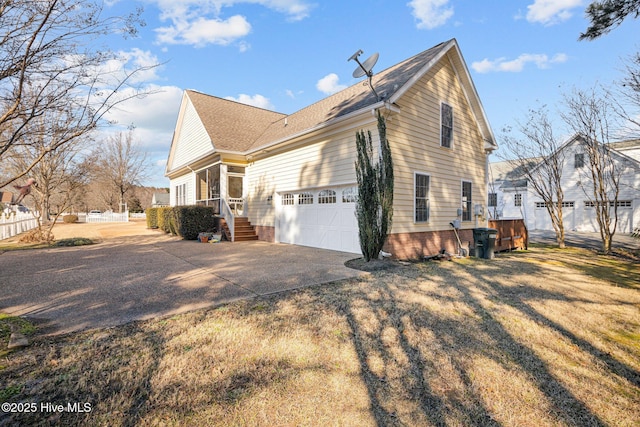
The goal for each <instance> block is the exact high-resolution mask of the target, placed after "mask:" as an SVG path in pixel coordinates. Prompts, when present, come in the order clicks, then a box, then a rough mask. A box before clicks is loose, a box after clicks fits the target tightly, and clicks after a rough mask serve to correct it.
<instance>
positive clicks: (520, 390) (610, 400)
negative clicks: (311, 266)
mask: <svg viewBox="0 0 640 427" xmlns="http://www.w3.org/2000/svg"><path fill="white" fill-rule="evenodd" d="M593 258H594V256H593V254H592V253H591V252H589V251H581V250H576V251H574V250H573V249H572V250H571V251H558V252H556V251H555V250H550V249H544V248H534V249H533V250H531V251H529V252H514V253H511V254H504V255H500V256H498V257H497V258H496V259H494V260H482V259H465V260H454V261H452V262H440V263H437V262H429V263H414V264H410V265H398V266H394V268H384V269H381V270H378V271H373V272H371V273H370V274H369V275H367V276H366V277H362V278H358V279H352V280H347V281H343V282H338V283H333V284H330V285H325V286H318V287H311V288H305V289H302V290H298V291H294V292H289V293H286V294H279V295H273V296H270V297H264V298H257V299H252V300H247V301H241V302H236V303H233V304H228V305H225V306H222V307H219V308H217V309H212V310H205V311H195V312H191V313H188V314H184V315H179V316H172V317H169V318H164V319H159V320H153V321H146V322H137V323H131V324H128V325H125V326H122V327H118V328H111V329H106V330H98V331H92V332H87V333H81V334H75V335H69V336H64V337H58V338H46V337H41V338H36V339H34V340H33V343H32V345H31V346H30V347H28V348H25V349H23V350H21V351H20V352H15V353H11V354H9V355H8V356H6V357H5V362H3V363H5V364H6V368H5V369H4V371H3V375H2V377H1V378H0V393H5V394H6V399H7V400H8V401H10V402H31V401H33V402H53V403H61V404H65V403H66V402H89V403H91V406H92V411H91V412H90V413H62V414H59V418H56V420H55V422H56V423H58V424H64V425H70V426H73V425H98V426H100V425H105V426H106V425H163V426H165V425H168V426H172V425H174V426H180V425H234V426H259V425H296V426H316V425H344V426H376V425H420V426H435V425H504V426H511V425H536V426H538V425H615V426H633V425H637V420H638V419H640V347H639V346H638V345H637V340H638V334H637V331H638V330H640V321H639V320H638V319H640V294H639V293H638V290H637V289H634V288H633V287H620V286H614V285H613V282H611V281H610V280H609V279H607V277H606V275H605V274H603V273H602V272H603V271H606V269H612V268H613V269H615V268H620V269H622V270H625V271H626V268H624V265H623V264H618V263H617V262H620V263H624V262H630V261H624V260H620V259H618V260H617V261H616V262H613V261H612V260H610V259H609V258H607V259H602V260H600V258H598V263H597V265H595V266H592V267H591V268H590V269H585V268H581V267H580V265H581V264H584V263H586V262H595V261H594V260H593ZM605 261H606V262H605ZM600 269H601V270H600ZM596 270H597V274H595V273H594V272H596ZM591 273H594V274H593V275H592V274H591ZM49 416H51V414H39V413H35V414H28V413H21V414H18V413H14V414H0V424H7V425H18V424H21V425H39V424H41V425H44V424H47V423H49V421H50V420H49V418H47V417H49Z"/></svg>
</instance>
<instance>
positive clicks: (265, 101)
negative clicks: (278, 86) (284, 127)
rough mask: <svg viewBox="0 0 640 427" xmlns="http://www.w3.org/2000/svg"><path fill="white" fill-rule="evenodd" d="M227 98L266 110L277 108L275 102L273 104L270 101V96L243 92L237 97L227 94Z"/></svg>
mask: <svg viewBox="0 0 640 427" xmlns="http://www.w3.org/2000/svg"><path fill="white" fill-rule="evenodd" d="M225 99H228V100H231V101H236V102H240V103H242V104H247V105H253V106H254V107H259V108H264V109H265V110H274V109H275V107H274V106H273V104H271V101H269V98H266V97H264V96H262V95H260V94H256V95H253V96H251V95H247V94H244V93H241V94H240V95H238V97H237V98H235V97H233V96H227V97H225Z"/></svg>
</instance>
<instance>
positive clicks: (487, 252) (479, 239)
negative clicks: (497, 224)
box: [473, 227, 498, 259]
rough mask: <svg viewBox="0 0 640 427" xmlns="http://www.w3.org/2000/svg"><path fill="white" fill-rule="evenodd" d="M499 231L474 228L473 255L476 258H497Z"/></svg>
mask: <svg viewBox="0 0 640 427" xmlns="http://www.w3.org/2000/svg"><path fill="white" fill-rule="evenodd" d="M497 237H498V230H496V229H495V228H486V227H480V228H474V229H473V242H474V248H473V255H474V256H475V257H476V258H484V259H492V258H494V257H495V249H496V238H497Z"/></svg>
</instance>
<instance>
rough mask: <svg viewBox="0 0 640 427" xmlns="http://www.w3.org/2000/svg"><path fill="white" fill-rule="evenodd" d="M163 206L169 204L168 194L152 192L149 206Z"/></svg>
mask: <svg viewBox="0 0 640 427" xmlns="http://www.w3.org/2000/svg"><path fill="white" fill-rule="evenodd" d="M165 206H171V200H170V194H169V193H160V192H156V193H153V195H152V196H151V207H152V208H161V207H165Z"/></svg>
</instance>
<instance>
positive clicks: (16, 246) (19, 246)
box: [0, 237, 95, 253]
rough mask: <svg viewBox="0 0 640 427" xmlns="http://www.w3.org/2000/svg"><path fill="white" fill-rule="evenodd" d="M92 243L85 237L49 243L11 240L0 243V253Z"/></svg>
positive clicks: (92, 242)
mask: <svg viewBox="0 0 640 427" xmlns="http://www.w3.org/2000/svg"><path fill="white" fill-rule="evenodd" d="M94 243H95V242H94V241H93V240H92V239H88V238H86V237H71V238H68V239H60V240H55V241H53V242H51V243H21V242H11V243H4V244H0V253H1V252H6V251H21V250H32V249H47V248H59V247H70V246H84V245H92V244H94Z"/></svg>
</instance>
